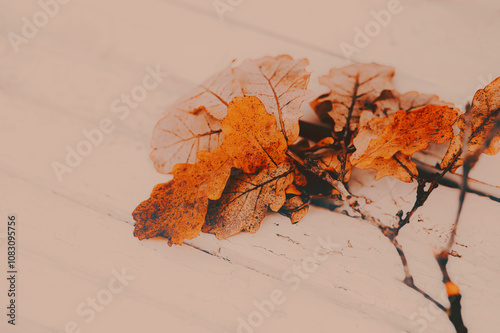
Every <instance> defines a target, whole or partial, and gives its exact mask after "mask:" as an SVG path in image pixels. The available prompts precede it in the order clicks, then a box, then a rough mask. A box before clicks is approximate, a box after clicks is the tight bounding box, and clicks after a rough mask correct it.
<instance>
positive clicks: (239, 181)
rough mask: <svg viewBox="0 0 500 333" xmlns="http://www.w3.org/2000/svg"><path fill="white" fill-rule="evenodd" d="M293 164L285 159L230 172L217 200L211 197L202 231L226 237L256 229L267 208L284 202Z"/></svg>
mask: <svg viewBox="0 0 500 333" xmlns="http://www.w3.org/2000/svg"><path fill="white" fill-rule="evenodd" d="M293 177H294V176H293V166H292V165H291V164H290V163H288V162H284V163H282V164H280V165H278V166H276V167H274V168H270V169H263V170H261V171H260V172H259V173H256V174H244V173H241V174H239V175H235V176H232V177H231V179H230V180H229V182H228V185H227V187H226V188H225V190H224V193H223V194H222V196H221V198H220V199H219V200H218V201H211V202H210V205H209V208H208V213H207V217H206V223H205V225H204V226H203V232H208V233H212V234H214V235H215V236H216V237H217V239H225V238H227V237H230V236H232V235H235V234H237V233H239V232H241V231H248V232H251V233H255V232H256V231H257V230H258V229H259V227H260V222H261V221H262V219H263V218H264V217H265V216H266V212H267V210H268V208H270V209H271V210H273V211H278V210H279V209H280V208H281V206H283V204H284V202H285V199H286V195H285V190H286V188H287V187H288V185H290V184H291V183H292V182H293Z"/></svg>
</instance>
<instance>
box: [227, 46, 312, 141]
mask: <svg viewBox="0 0 500 333" xmlns="http://www.w3.org/2000/svg"><path fill="white" fill-rule="evenodd" d="M308 64H309V61H308V60H307V59H300V60H294V59H293V58H292V57H290V56H289V55H280V56H277V57H263V58H260V59H256V60H246V61H244V62H243V63H242V64H241V66H239V67H238V68H236V69H235V70H234V73H235V76H236V78H237V79H238V82H239V83H240V85H241V89H242V92H243V94H244V95H245V96H256V97H258V98H259V99H260V100H261V101H262V103H263V104H264V105H265V106H266V110H267V112H269V113H270V114H272V115H274V116H275V117H276V120H277V121H278V126H279V128H280V130H281V132H282V133H283V134H284V135H285V138H286V140H287V142H288V143H290V144H292V143H293V142H295V141H296V140H297V138H298V137H299V123H298V120H299V118H300V117H302V115H303V112H302V111H301V110H300V105H301V104H302V102H303V101H304V100H306V99H307V98H309V97H310V93H309V91H308V90H307V85H308V84H309V77H310V75H311V74H310V73H309V72H307V71H306V70H305V67H306V66H307V65H308Z"/></svg>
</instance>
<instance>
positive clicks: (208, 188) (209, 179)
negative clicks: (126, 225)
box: [132, 147, 233, 245]
mask: <svg viewBox="0 0 500 333" xmlns="http://www.w3.org/2000/svg"><path fill="white" fill-rule="evenodd" d="M198 158H199V162H197V163H196V164H178V165H176V166H175V167H174V170H173V174H174V178H173V179H172V180H171V181H170V182H168V183H165V184H159V185H157V186H155V188H154V189H153V192H152V193H151V197H150V198H149V199H147V200H146V201H143V202H142V203H141V204H140V205H139V206H138V207H137V208H136V209H135V210H134V212H133V213H132V216H133V217H134V220H136V221H137V223H136V225H135V229H134V236H136V237H138V238H139V239H144V238H151V237H155V236H163V237H166V238H168V240H169V245H172V244H182V242H183V240H184V239H192V238H194V237H196V236H198V234H199V233H200V231H201V227H202V225H203V224H204V222H205V215H206V212H207V207H208V200H209V199H211V200H217V199H218V198H219V197H220V196H221V194H222V191H223V190H224V187H225V185H226V182H227V179H228V178H229V176H230V174H231V167H232V166H233V163H232V160H231V158H230V157H229V156H228V155H226V153H225V152H224V151H223V150H222V148H220V147H219V148H217V149H216V150H214V151H213V152H203V151H202V152H199V153H198Z"/></svg>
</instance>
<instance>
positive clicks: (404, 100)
mask: <svg viewBox="0 0 500 333" xmlns="http://www.w3.org/2000/svg"><path fill="white" fill-rule="evenodd" d="M373 104H374V105H375V112H374V113H375V114H376V115H377V116H379V117H384V116H388V115H391V114H394V113H396V111H399V110H405V111H407V112H408V111H412V110H416V109H420V108H422V107H424V106H426V105H436V106H449V107H453V106H454V105H453V103H448V102H445V101H442V100H440V99H439V97H438V96H437V95H431V94H421V93H419V92H417V91H409V92H407V93H404V94H401V93H399V92H398V91H396V90H384V91H382V92H381V93H380V96H378V97H377V98H376V99H375V100H374V101H373Z"/></svg>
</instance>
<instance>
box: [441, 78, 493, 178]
mask: <svg viewBox="0 0 500 333" xmlns="http://www.w3.org/2000/svg"><path fill="white" fill-rule="evenodd" d="M499 117H500V77H499V78H497V79H495V80H494V81H493V82H491V83H490V84H488V85H487V86H486V87H485V88H484V89H480V90H478V91H477V92H476V94H475V95H474V98H473V100H472V106H471V107H470V109H469V110H467V111H466V112H465V113H464V114H463V115H461V116H460V118H459V119H458V122H457V125H458V128H459V129H460V132H459V133H458V135H457V136H455V137H454V138H453V140H452V141H451V143H450V147H449V148H448V151H447V152H446V155H445V156H444V158H443V161H442V162H441V168H442V169H445V168H447V167H449V166H450V167H452V171H453V172H455V171H456V169H457V168H458V167H460V166H461V165H462V164H463V162H464V161H463V156H461V155H462V149H463V144H464V137H465V131H466V127H467V120H468V121H469V123H470V129H469V133H470V135H469V137H468V141H467V155H472V154H474V153H475V152H476V151H479V149H481V147H482V145H483V144H484V143H485V141H486V138H487V137H488V135H489V133H490V131H491V130H492V129H493V127H494V125H495V122H496V121H498V119H499ZM499 142H500V134H498V135H496V136H495V138H494V139H493V140H492V141H491V143H490V145H489V146H488V148H486V150H485V151H484V153H485V154H488V155H494V154H496V153H498V152H499V151H500V144H499ZM450 164H451V165H450ZM471 167H472V166H471Z"/></svg>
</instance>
